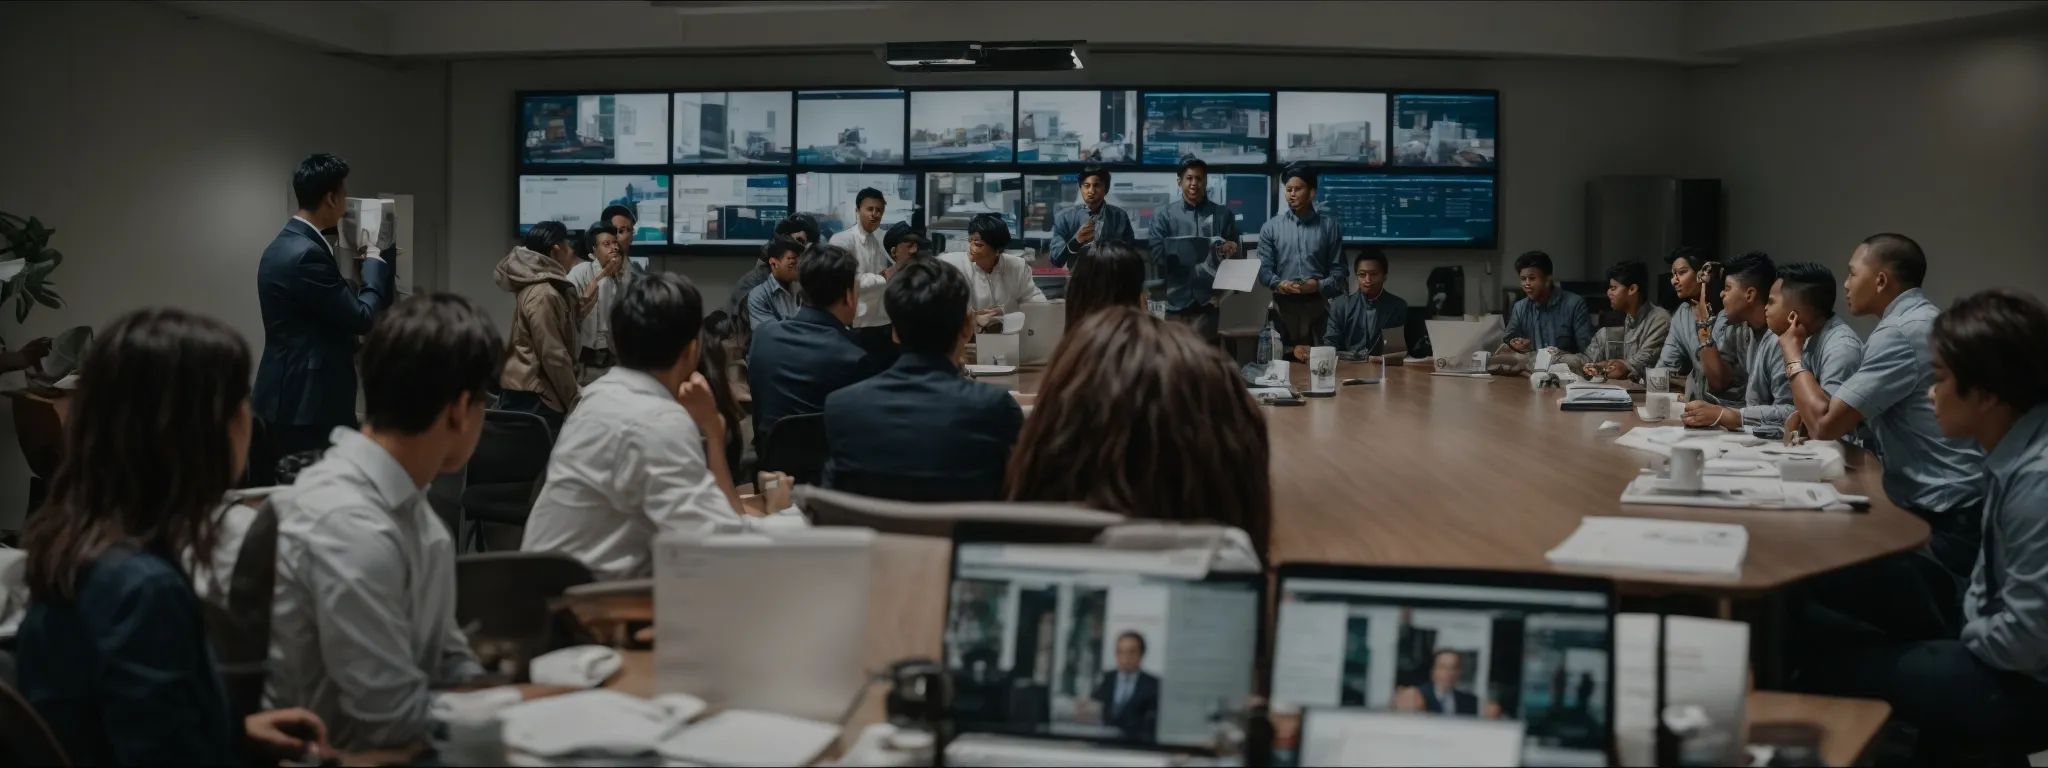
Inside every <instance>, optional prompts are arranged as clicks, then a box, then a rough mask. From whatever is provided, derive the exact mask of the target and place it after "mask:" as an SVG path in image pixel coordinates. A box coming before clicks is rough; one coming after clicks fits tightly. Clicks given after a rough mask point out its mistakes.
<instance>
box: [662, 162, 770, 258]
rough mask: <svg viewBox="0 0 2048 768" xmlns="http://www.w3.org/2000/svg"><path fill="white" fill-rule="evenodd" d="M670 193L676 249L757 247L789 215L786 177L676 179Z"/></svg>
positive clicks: (695, 177) (714, 176)
mask: <svg viewBox="0 0 2048 768" xmlns="http://www.w3.org/2000/svg"><path fill="white" fill-rule="evenodd" d="M669 188H670V190H671V194H670V196H671V198H672V199H673V200H674V201H675V211H676V218H675V242H677V243H681V244H696V245H759V244H761V243H765V242H768V240H769V239H771V238H773V237H775V225H776V224H777V223H778V222H780V221H782V219H783V217H785V216H788V215H789V175H788V174H781V173H777V174H749V175H737V174H734V175H724V174H706V175H697V176H676V177H675V179H674V181H673V182H672V183H671V184H670V187H669Z"/></svg>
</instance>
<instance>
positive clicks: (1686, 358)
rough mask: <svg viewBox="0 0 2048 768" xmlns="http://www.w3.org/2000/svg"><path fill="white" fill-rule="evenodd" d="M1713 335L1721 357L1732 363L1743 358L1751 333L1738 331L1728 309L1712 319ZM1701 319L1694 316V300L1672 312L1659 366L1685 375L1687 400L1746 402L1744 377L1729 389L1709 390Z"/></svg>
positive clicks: (1676, 373) (1737, 378)
mask: <svg viewBox="0 0 2048 768" xmlns="http://www.w3.org/2000/svg"><path fill="white" fill-rule="evenodd" d="M1708 322H1709V323H1710V324H1711V325H1712V326H1713V330H1712V331H1711V337H1710V338H1712V339H1713V342H1714V348H1715V349H1716V350H1719V351H1720V353H1721V359H1722V360H1726V361H1729V362H1731V363H1734V362H1740V361H1742V360H1743V350H1744V349H1746V347H1745V346H1744V345H1742V344H1741V343H1740V342H1741V339H1738V338H1737V336H1741V337H1742V338H1748V337H1749V334H1747V333H1743V334H1736V333H1734V330H1735V328H1734V326H1732V325H1730V324H1729V323H1728V315H1727V313H1725V312H1716V313H1714V317H1713V319H1712V320H1709V321H1708ZM1699 333H1700V332H1699V326H1698V321H1695V320H1693V319H1692V302H1686V303H1684V304H1680V305H1678V311H1677V312H1673V313H1671V331H1670V333H1669V334H1667V335H1665V337H1664V350H1663V351H1662V352H1660V353H1659V354H1658V355H1657V367H1659V368H1669V369H1671V372H1672V373H1673V374H1674V375H1683V376H1685V397H1686V399H1687V400H1703V401H1706V402H1709V403H1713V404H1715V405H1728V404H1733V403H1740V402H1742V390H1743V380H1742V377H1740V376H1736V377H1734V381H1732V382H1729V385H1728V388H1727V389H1719V390H1714V389H1709V388H1708V387H1707V371H1706V369H1705V368H1701V367H1700V337H1699Z"/></svg>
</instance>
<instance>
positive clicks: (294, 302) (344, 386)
mask: <svg viewBox="0 0 2048 768" xmlns="http://www.w3.org/2000/svg"><path fill="white" fill-rule="evenodd" d="M347 181H348V163H345V162H342V160H341V158H338V157H335V156H333V155H328V154H319V155H313V156H312V157H308V158H306V159H305V160H304V161H301V162H300V163H299V168H298V171H297V172H296V173H294V174H292V194H293V195H294V196H296V197H297V198H298V203H299V212H298V214H297V215H294V216H292V218H291V220H290V221H287V222H285V225H284V231H282V232H279V233H277V239H275V240H272V241H271V242H270V247H268V248H265V249H263V260H262V261H261V262H259V263H258V265H257V267H256V295H257V298H258V300H259V302H260V304H261V306H262V308H263V360H262V362H261V363H260V364H258V366H257V368H256V389H255V392H254V395H253V397H254V403H253V405H254V408H255V412H256V416H257V417H258V418H261V419H263V421H264V422H265V423H266V424H267V425H268V426H269V428H270V435H271V441H272V443H273V444H274V445H275V446H276V448H277V452H278V455H279V456H288V455H291V454H294V453H299V452H302V451H311V450H321V449H325V448H326V447H327V439H328V434H329V433H330V432H332V431H333V430H334V428H335V427H354V426H356V367H355V352H356V337H358V336H360V335H362V334H365V333H369V331H370V321H371V320H372V319H374V318H375V317H376V316H377V312H378V310H381V309H383V308H384V307H385V306H387V305H389V304H390V303H392V302H393V301H395V300H396V299H397V293H398V291H397V286H396V281H397V275H396V274H395V272H396V270H395V269H394V268H393V267H392V265H391V263H390V262H389V261H387V260H386V258H387V256H391V257H395V256H396V255H397V249H395V248H392V247H391V242H390V237H391V235H392V233H390V232H385V233H384V234H383V235H382V237H381V238H380V240H381V242H378V243H376V244H375V245H374V246H371V247H368V248H367V249H366V250H365V251H364V253H363V262H362V289H361V290H360V291H358V290H357V289H356V288H354V287H351V286H350V285H349V283H348V280H347V279H345V278H343V277H342V273H341V266H340V262H339V261H338V259H339V255H338V254H336V253H335V252H334V246H333V245H332V244H330V243H329V242H328V241H327V238H325V237H323V236H322V235H321V234H320V233H321V231H322V230H325V229H331V228H333V227H335V226H336V225H338V224H339V223H340V222H341V217H342V213H343V211H344V210H345V209H346V207H347V205H348V183H347ZM353 257H354V254H350V258H353Z"/></svg>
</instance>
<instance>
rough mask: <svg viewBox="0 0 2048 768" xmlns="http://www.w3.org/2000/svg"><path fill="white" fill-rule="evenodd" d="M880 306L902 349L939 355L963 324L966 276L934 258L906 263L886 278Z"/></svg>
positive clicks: (947, 351)
mask: <svg viewBox="0 0 2048 768" xmlns="http://www.w3.org/2000/svg"><path fill="white" fill-rule="evenodd" d="M882 306H883V307H885V308H887V309H888V310H889V321H890V322H892V323H895V325H896V336H897V338H898V339H900V340H902V342H903V351H904V352H914V353H917V354H923V355H938V356H942V357H943V356H945V355H949V354H952V352H953V344H954V342H956V341H958V340H959V339H960V329H961V328H962V327H964V326H965V325H966V324H967V278H966V277H965V276H962V275H961V274H960V270H958V269H954V268H953V266H952V265H950V264H945V263H942V262H940V261H938V260H937V259H918V260H916V261H911V262H907V263H905V264H904V265H903V266H902V267H901V268H899V269H897V270H896V276H895V277H892V278H889V287H888V289H887V290H885V291H883V292H882Z"/></svg>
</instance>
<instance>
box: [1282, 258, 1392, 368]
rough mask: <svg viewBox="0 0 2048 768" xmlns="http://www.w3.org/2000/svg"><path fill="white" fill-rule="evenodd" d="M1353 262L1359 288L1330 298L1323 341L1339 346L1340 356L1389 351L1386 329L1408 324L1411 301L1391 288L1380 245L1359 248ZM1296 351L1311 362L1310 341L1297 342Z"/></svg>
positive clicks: (1347, 357)
mask: <svg viewBox="0 0 2048 768" xmlns="http://www.w3.org/2000/svg"><path fill="white" fill-rule="evenodd" d="M1352 263H1353V265H1354V266H1353V267H1352V268H1353V269H1354V270H1355V274H1356V275H1357V277H1358V291H1357V292H1355V293H1348V294H1345V295H1344V296H1342V297H1339V298H1338V299H1337V300H1336V301H1332V302H1330V320H1329V322H1328V323H1327V324H1325V325H1324V326H1323V334H1322V342H1323V346H1325V347H1336V348H1337V357H1338V358H1340V359H1344V360H1364V359H1367V358H1370V357H1374V356H1378V355H1383V354H1386V350H1385V349H1384V348H1383V346H1382V344H1383V342H1385V340H1386V332H1387V331H1390V330H1395V329H1399V328H1401V327H1403V326H1405V325H1407V323H1408V302H1406V301H1403V300H1402V299H1401V297H1399V296H1395V295H1394V294H1391V293H1388V292H1387V255H1386V254H1384V253H1381V252H1380V249H1378V248H1367V249H1364V250H1362V251H1359V252H1358V257H1357V258H1356V259H1353V260H1352ZM1293 352H1294V359H1295V360H1299V361H1301V362H1304V363H1306V362H1308V345H1306V344H1296V345H1295V346H1294V350H1293Z"/></svg>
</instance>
